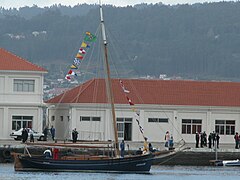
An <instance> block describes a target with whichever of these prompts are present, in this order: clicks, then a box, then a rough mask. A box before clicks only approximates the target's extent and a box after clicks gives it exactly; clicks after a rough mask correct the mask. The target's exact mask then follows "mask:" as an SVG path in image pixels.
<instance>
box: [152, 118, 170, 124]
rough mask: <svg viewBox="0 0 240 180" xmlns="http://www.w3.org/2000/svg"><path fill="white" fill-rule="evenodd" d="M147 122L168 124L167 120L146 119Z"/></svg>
mask: <svg viewBox="0 0 240 180" xmlns="http://www.w3.org/2000/svg"><path fill="white" fill-rule="evenodd" d="M148 122H157V123H168V118H148Z"/></svg>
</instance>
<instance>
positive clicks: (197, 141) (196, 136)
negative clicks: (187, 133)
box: [195, 132, 199, 148]
mask: <svg viewBox="0 0 240 180" xmlns="http://www.w3.org/2000/svg"><path fill="white" fill-rule="evenodd" d="M195 140H196V148H198V145H199V134H198V132H196V135H195Z"/></svg>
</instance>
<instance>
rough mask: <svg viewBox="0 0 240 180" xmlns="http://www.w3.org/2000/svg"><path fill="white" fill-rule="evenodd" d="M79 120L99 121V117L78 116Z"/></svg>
mask: <svg viewBox="0 0 240 180" xmlns="http://www.w3.org/2000/svg"><path fill="white" fill-rule="evenodd" d="M80 121H101V117H89V116H80Z"/></svg>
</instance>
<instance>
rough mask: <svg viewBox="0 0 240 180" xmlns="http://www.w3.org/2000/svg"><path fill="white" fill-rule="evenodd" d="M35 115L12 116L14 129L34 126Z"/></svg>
mask: <svg viewBox="0 0 240 180" xmlns="http://www.w3.org/2000/svg"><path fill="white" fill-rule="evenodd" d="M32 121H33V116H12V130H19V129H21V128H24V127H26V128H32Z"/></svg>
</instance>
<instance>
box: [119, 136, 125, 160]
mask: <svg viewBox="0 0 240 180" xmlns="http://www.w3.org/2000/svg"><path fill="white" fill-rule="evenodd" d="M120 150H121V155H120V156H121V157H122V158H124V151H125V143H124V140H122V142H121V143H120Z"/></svg>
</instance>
